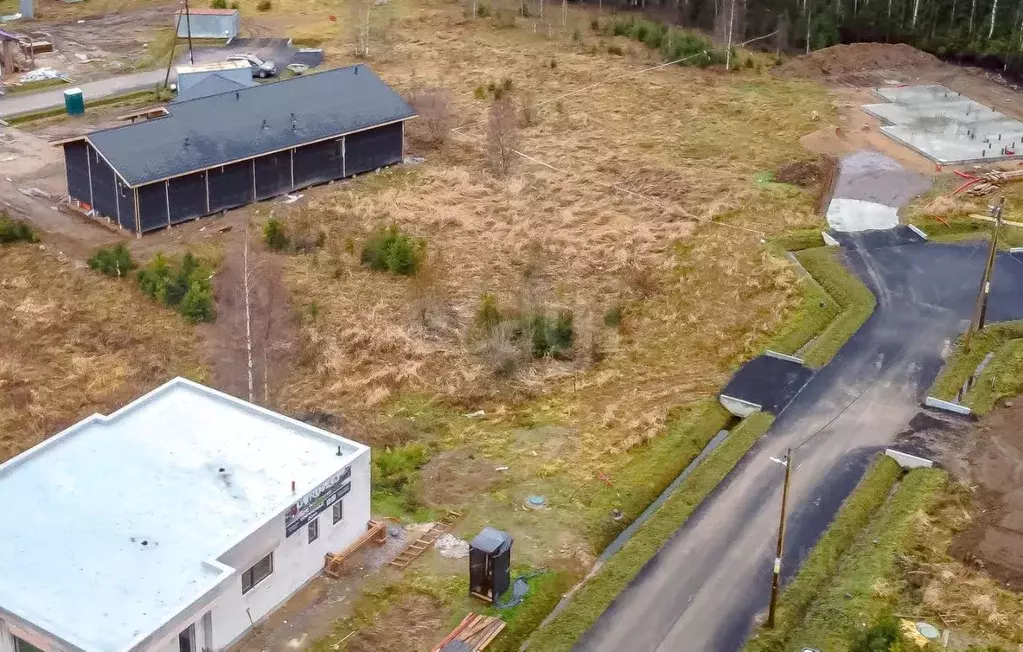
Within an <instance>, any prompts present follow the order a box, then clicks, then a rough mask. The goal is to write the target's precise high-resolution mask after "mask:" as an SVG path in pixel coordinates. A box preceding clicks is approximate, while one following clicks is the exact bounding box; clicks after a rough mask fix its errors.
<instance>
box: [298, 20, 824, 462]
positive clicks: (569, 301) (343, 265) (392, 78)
mask: <svg viewBox="0 0 1023 652" xmlns="http://www.w3.org/2000/svg"><path fill="white" fill-rule="evenodd" d="M396 4H400V5H401V6H400V8H399V7H393V6H391V5H396ZM391 5H389V10H390V11H392V12H393V13H394V14H395V15H399V16H401V18H400V19H396V21H395V22H393V23H391V25H390V27H389V31H388V33H389V37H388V42H389V43H390V47H388V49H387V50H386V51H385V52H384V53H383V54H382V55H381V56H380V58H379V59H378V58H375V57H372V56H371V57H370V59H369V61H368V63H369V65H370V66H371V67H372V68H373V69H374V70H375V71H376V72H377V73H378V74H380V75H381V76H382V77H383V78H384V79H385V80H386V81H388V82H389V83H391V84H393V85H395V86H397V87H398V88H400V89H404V90H408V89H410V88H424V87H427V88H428V87H443V88H447V89H450V91H451V94H452V104H453V106H454V110H455V113H456V115H457V122H458V123H459V124H463V125H469V126H468V127H466V128H464V129H461V130H460V133H461V134H464V135H463V136H461V137H456V138H452V139H451V141H450V142H449V143H448V144H447V145H446V146H445V147H444V148H443V149H441V150H440V151H436V150H422V148H419V149H420V150H421V151H416V149H414V150H413V151H412V152H411V153H422V154H424V155H425V156H426V158H427V160H426V162H425V163H423V164H421V165H415V166H406V167H402V168H397V169H394V170H391V171H388V172H385V173H381V174H379V175H369V177H368V178H363V179H358V180H355V181H354V182H350V183H346V184H343V185H342V186H341V187H340V188H339V189H337V190H335V191H332V192H328V193H326V194H325V195H321V196H320V197H319V198H317V199H316V200H314V201H313V202H312V203H311V205H310V206H308V207H302V208H296V209H294V211H292V213H291V215H285V219H286V220H292V221H293V222H294V223H300V224H301V225H302V227H301V228H303V229H312V230H322V231H323V232H324V233H325V244H324V246H323V247H322V248H320V249H319V250H317V251H316V252H315V253H312V254H304V255H299V256H296V257H293V258H292V259H291V260H290V263H289V265H288V271H287V278H288V281H289V284H290V285H291V287H292V288H293V291H294V295H295V303H296V305H299V306H305V308H306V309H305V313H304V321H305V324H304V328H303V334H304V345H305V346H304V351H303V357H302V361H303V363H304V364H302V365H301V366H300V367H299V368H298V370H297V373H296V374H295V377H294V378H293V381H292V382H291V383H290V384H289V396H288V398H287V400H286V404H287V405H289V406H291V407H293V408H296V409H313V408H315V409H320V410H328V411H338V412H343V413H346V414H368V413H371V412H376V411H378V410H379V409H381V408H382V407H386V406H387V405H388V404H389V403H390V402H393V401H400V400H401V397H402V395H403V394H405V393H409V392H412V393H416V394H425V395H427V396H429V397H436V398H441V399H444V400H445V401H448V402H450V403H453V404H455V405H457V406H459V408H465V410H466V411H471V410H472V409H476V408H477V407H481V406H482V405H483V404H484V403H487V402H488V401H490V402H492V401H497V402H499V403H500V404H502V405H503V406H504V409H506V410H522V409H527V410H531V411H539V412H542V413H543V416H542V417H539V420H540V421H542V422H548V423H550V422H557V423H559V424H561V425H566V426H570V427H572V428H574V429H577V431H578V434H577V435H573V436H575V437H578V440H579V443H581V445H580V446H578V447H577V449H578V451H579V454H578V455H579V457H578V459H572V460H565V462H566V463H567V467H568V468H569V469H571V470H572V471H571V472H573V473H577V474H579V475H580V476H585V475H588V474H592V472H593V471H594V469H595V468H600V467H607V466H613V464H614V461H613V458H612V457H609V455H613V454H614V453H617V452H621V451H623V450H627V449H629V448H631V447H632V446H634V445H635V444H638V443H640V442H642V441H644V440H645V439H647V438H649V437H651V436H653V435H655V434H657V433H658V432H659V431H660V429H661V427H662V425H663V423H664V419H665V416H666V414H667V413H668V411H669V409H671V408H673V407H676V406H678V405H684V404H688V403H691V402H693V401H695V400H696V399H698V398H700V397H704V396H707V395H709V394H711V393H713V391H714V390H715V389H716V388H717V387H719V386H720V385H721V383H722V381H723V380H724V379H725V378H726V377H727V374H728V373H729V371H730V369H731V368H733V367H734V365H735V364H736V363H738V362H739V361H741V360H742V359H744V358H746V357H748V356H750V355H752V354H753V353H755V352H756V351H757V349H758V348H759V347H760V346H761V345H762V344H763V342H764V338H765V336H766V335H767V334H768V333H770V332H771V331H772V330H773V329H774V328H775V327H776V326H777V325H778V324H779V322H780V321H781V319H782V318H783V317H784V315H785V311H786V309H787V308H788V307H790V306H791V305H793V303H794V302H795V301H796V299H797V287H796V275H795V274H794V273H793V271H792V270H791V269H790V267H789V265H788V263H787V262H786V261H783V260H781V259H778V258H774V257H771V256H770V255H768V254H767V253H766V252H765V250H764V248H763V246H762V244H761V238H762V237H764V236H767V235H770V234H775V233H779V232H782V231H785V230H788V229H792V228H799V227H804V228H805V227H808V226H813V225H815V224H817V223H818V222H819V220H818V218H817V217H816V216H814V215H813V213H812V208H813V198H812V196H811V195H810V193H808V192H806V191H803V190H799V189H797V188H794V187H791V186H781V185H775V184H758V183H757V182H755V181H754V175H755V173H757V172H758V171H763V170H773V169H775V168H776V167H777V166H779V165H780V164H782V163H785V162H787V161H791V160H793V159H796V158H801V157H805V156H806V154H805V152H803V151H801V148H800V146H799V145H798V139H799V136H801V135H803V134H805V133H807V132H809V131H812V130H813V129H814V128H816V127H817V126H819V124H818V123H816V122H815V121H814V119H813V114H814V112H817V115H819V116H824V117H825V118H826V117H827V116H828V115H829V114H830V105H829V100H828V98H827V96H826V94H825V93H824V91H823V89H822V88H820V87H818V86H816V85H812V84H807V83H800V82H788V81H786V82H781V81H777V80H775V79H773V78H772V77H771V76H770V74H769V73H766V72H764V73H761V74H757V73H756V72H754V70H753V69H750V70H749V71H743V72H740V73H733V74H731V75H725V74H723V73H722V72H721V71H720V70H708V71H704V70H698V69H690V68H677V67H670V68H665V69H661V70H658V71H653V72H649V73H646V74H643V75H640V76H636V77H631V78H623V79H620V80H618V81H616V82H614V83H612V84H607V85H601V86H596V87H594V88H592V89H591V90H588V91H586V92H583V93H578V94H575V95H572V96H570V97H565V98H564V99H561V100H557V101H554V102H549V101H547V100H549V99H551V98H557V97H558V96H560V95H563V94H565V93H568V92H570V91H573V90H576V89H580V88H583V87H586V86H588V85H591V84H594V83H596V82H599V81H601V80H603V79H606V78H608V77H613V76H615V75H626V74H628V73H630V72H635V71H636V70H639V69H641V68H643V67H645V66H647V65H649V64H650V63H651V62H652V61H653V59H652V58H651V56H652V55H651V54H650V53H648V52H647V51H646V50H645V49H643V47H642V45H639V44H635V43H629V42H625V41H624V39H623V40H622V41H621V42H622V45H623V47H625V48H629V49H631V51H632V52H633V54H632V55H630V56H626V57H614V56H610V55H608V54H607V53H606V47H605V48H604V49H602V48H601V46H600V45H599V42H603V43H609V42H611V41H610V39H607V38H602V37H598V36H596V35H595V34H593V33H592V32H587V33H586V34H585V35H584V36H583V37H582V38H581V41H579V42H575V41H573V40H572V39H570V38H560V39H559V38H553V39H548V38H545V37H544V36H543V35H535V34H533V33H532V32H531V30H530V29H529V26H528V24H523V26H521V27H520V28H518V29H512V28H503V29H499V28H496V27H494V25H493V23H492V21H488V20H483V19H477V20H476V21H472V20H468V19H464V18H463V17H462V15H461V12H462V10H461V7H460V6H459V5H457V4H452V3H436V2H427V3H402V2H400V0H395V1H393V2H392V3H391ZM520 20H521V19H520ZM523 22H524V23H525V21H523ZM587 29H589V28H588V27H587ZM552 61H553V62H555V66H554V67H551V62H552ZM505 79H509V80H511V84H512V90H511V91H510V93H509V94H510V96H511V97H512V99H513V101H514V102H516V103H517V104H518V105H519V106H521V105H523V104H525V103H541V104H542V106H540V108H539V109H537V110H536V111H535V117H534V118H533V123H534V124H533V125H531V126H525V127H523V128H522V130H521V134H520V143H519V151H521V152H523V153H525V154H528V155H529V156H531V157H533V158H535V159H538V160H541V161H544V162H545V163H547V164H549V165H550V166H553V167H554V168H557V169H558V170H562V171H566V172H569V173H570V174H566V173H563V172H559V171H555V170H553V169H551V168H548V167H545V166H542V165H538V164H536V163H533V162H530V161H528V160H525V159H521V158H518V157H516V158H517V160H516V161H514V165H513V168H512V171H511V173H510V174H509V175H508V176H507V177H497V176H494V175H493V174H491V173H490V172H489V171H488V167H487V165H486V158H485V155H484V147H485V143H486V120H487V111H488V107H489V106H490V103H491V102H490V101H489V100H480V99H476V98H475V97H474V90H475V89H476V88H477V87H478V86H486V85H488V83H489V82H497V83H498V84H500V83H501V82H502V81H503V80H505ZM545 102H546V103H545ZM608 184H619V185H620V186H623V187H625V188H628V189H629V190H632V191H634V192H637V193H641V194H642V195H643V196H644V197H646V198H649V199H644V198H637V197H636V196H634V195H629V194H626V193H624V192H616V191H614V190H610V189H608V188H607V185H608ZM380 224H397V225H399V226H400V227H401V228H402V229H403V230H405V231H407V232H409V233H412V234H414V235H416V236H418V237H421V238H424V239H425V240H426V242H427V249H428V252H429V256H428V258H429V260H428V264H427V270H426V274H425V275H421V276H425V277H426V278H425V279H424V278H417V279H413V280H407V279H404V278H400V277H395V276H391V275H387V274H381V273H378V272H372V271H369V270H368V269H366V268H365V267H362V266H360V265H359V262H358V251H359V250H360V248H361V244H362V242H363V241H364V240H365V237H366V235H367V234H368V233H369V232H370V231H371V230H372V229H373V228H374V227H376V226H378V225H380ZM761 232H762V233H761ZM484 293H493V294H494V295H495V296H496V297H497V300H498V302H499V304H500V306H501V307H502V308H503V309H505V310H507V311H508V312H510V313H522V312H528V311H531V310H535V309H536V308H537V307H540V308H543V309H545V310H547V311H549V312H551V313H553V312H556V311H558V310H571V311H572V313H573V315H574V322H575V327H576V336H577V345H576V347H575V348H576V351H575V355H574V356H573V359H572V360H570V361H543V362H538V363H523V364H522V365H521V366H518V367H517V368H516V370H515V373H514V374H513V377H512V378H511V379H506V378H501V377H499V376H498V375H497V374H495V369H494V365H493V364H491V361H490V360H489V358H488V354H487V343H486V342H485V341H481V339H485V338H480V337H479V334H478V333H476V332H474V315H475V313H476V312H477V311H478V309H479V306H480V301H481V296H482V295H483V294H484ZM619 306H620V307H622V308H623V314H624V317H623V320H622V323H621V324H620V326H618V327H617V328H611V327H607V326H605V315H606V314H607V313H608V311H610V310H613V309H615V308H617V307H619ZM548 462H549V460H548Z"/></svg>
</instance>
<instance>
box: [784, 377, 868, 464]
mask: <svg viewBox="0 0 1023 652" xmlns="http://www.w3.org/2000/svg"><path fill="white" fill-rule="evenodd" d="M879 380H881V376H878V377H877V378H875V379H874V380H872V381H870V384H868V385H867V386H866V387H864V388H863V391H862V392H860V393H859V394H857V395H856V398H854V399H853V400H851V401H849V403H848V404H847V405H846V406H845V407H844V408H842V409H841V410H840V411H839V412H838V414H836V415H835V416H834V417H832V418H831V420H830V421H828V422H827V423H825V424H824V425H823V426H821V427H820V428H818V429H817V430H816V431H814V432H813V433H811V434H810V436H808V437H807V438H806V439H804V440H803V441H801V442H799V444H797V445H796V446H795V447H794V448H792V450H793V451H797V450H799V449H800V448H802V447H803V446H805V445H806V444H808V443H810V440H812V439H813V438H814V437H816V436H817V435H819V434H821V433H822V432H824V431H825V430H827V428H828V427H829V426H830V425H831V424H833V423H834V422H836V421H838V419H839V417H841V416H842V415H843V414H845V413H846V412H847V411H848V410H849V408H851V407H852V406H853V405H854V404H855V403H856V401H858V400H860V399H861V398H863V395H864V394H866V393H867V391H868V390H869V389H870V388H871V387H873V386H874V385H876V384H877V381H879Z"/></svg>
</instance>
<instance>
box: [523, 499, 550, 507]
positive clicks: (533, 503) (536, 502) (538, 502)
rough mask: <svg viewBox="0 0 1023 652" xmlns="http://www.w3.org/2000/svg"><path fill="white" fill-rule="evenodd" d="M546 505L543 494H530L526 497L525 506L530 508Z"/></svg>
mask: <svg viewBox="0 0 1023 652" xmlns="http://www.w3.org/2000/svg"><path fill="white" fill-rule="evenodd" d="M546 506H547V499H546V498H544V497H543V496H530V497H529V498H526V507H528V508H530V509H543V508H544V507H546Z"/></svg>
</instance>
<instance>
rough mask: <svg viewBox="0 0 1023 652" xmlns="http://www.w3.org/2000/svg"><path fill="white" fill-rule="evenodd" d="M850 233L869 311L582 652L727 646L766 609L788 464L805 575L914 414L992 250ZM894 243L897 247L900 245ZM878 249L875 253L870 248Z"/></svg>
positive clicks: (996, 298) (1003, 273)
mask: <svg viewBox="0 0 1023 652" xmlns="http://www.w3.org/2000/svg"><path fill="white" fill-rule="evenodd" d="M904 233H905V232H902V234H903V235H901V237H900V238H893V237H890V234H889V236H885V235H883V234H876V233H875V234H863V235H857V236H849V237H847V238H846V243H847V245H848V248H846V250H845V257H846V263H847V264H848V265H849V266H850V267H851V268H852V269H854V270H855V271H856V273H857V274H858V275H859V276H860V277H861V278H862V279H863V280H864V281H865V282H866V283H867V284H868V285H869V286H870V287H871V289H872V290H873V291H874V292H875V294H876V295H877V297H878V306H877V310H876V312H875V313H874V315H873V316H872V317H871V318H870V320H869V321H868V322H867V323H866V324H865V325H864V327H863V328H862V329H860V331H859V332H858V333H857V334H856V335H855V336H854V337H853V338H852V339H851V340H850V341H849V342H848V343H847V344H846V346H845V347H844V348H843V349H842V350H841V351H840V352H839V354H838V356H836V358H835V359H834V360H833V361H832V363H831V364H829V365H828V366H827V367H826V368H825V369H823V370H822V371H821V372H820V373H818V374H817V376H816V377H815V378H814V379H813V380H811V381H810V383H809V384H808V385H807V386H806V388H805V389H804V390H803V392H802V393H801V394H800V395H799V396H798V397H797V398H796V400H795V401H794V402H793V403H792V404H791V405H790V406H789V408H788V409H786V410H785V411H784V412H783V413H782V415H781V416H780V417H779V418H778V420H777V421H776V422H775V424H774V426H773V427H772V429H771V430H770V431H769V432H768V434H767V435H766V436H765V437H764V438H763V439H762V440H761V441H760V442H759V443H758V444H757V445H756V446H755V447H754V448H753V450H752V451H750V453H749V454H748V455H747V456H746V457H745V458H744V459H743V461H742V462H741V463H740V464H739V466H738V467H737V468H736V469H735V470H734V471H733V472H732V473H731V474H730V475H729V477H728V478H727V479H726V480H725V482H724V483H722V485H721V486H719V487H718V488H717V489H716V490H715V492H714V493H713V494H712V495H711V496H710V497H709V498H708V500H706V501H705V502H704V504H703V505H701V507H700V508H699V510H698V511H697V513H696V514H694V516H693V517H692V518H690V520H689V521H688V522H687V523H686V524H685V525H684V526H683V527H682V528H681V529H680V530H679V531H678V532H676V533H675V534H674V535H673V536H672V537H671V539H669V541H668V542H667V543H666V544H665V545H664V547H663V548H662V549H661V550H660V552H659V553H658V554H657V555H656V556H655V557H654V558H653V559H652V560H651V561H650V562H649V563H648V564H647V565H646V567H644V569H643V570H642V571H641V572H640V574H639V576H637V578H636V579H635V580H634V581H633V582H632V584H631V585H630V586H629V587H628V588H627V589H626V590H625V591H623V592H622V593H621V594H620V595H619V596H618V597H617V598H616V599H615V601H614V602H613V603H612V604H611V606H610V607H609V608H608V610H607V611H606V612H605V613H604V614H603V615H602V616H601V618H600V619H599V620H598V621H597V623H596V625H595V626H594V627H593V628H592V629H591V630H590V631H589V632H588V633H587V634H586V635H585V636H584V637H583V639H582V640H581V641H580V642H579V644H578V645H577V647H576V649H577V650H586V651H595V652H604V651H607V652H610V651H612V650H631V651H635V652H647V651H654V650H657V651H663V652H668V651H677V650H693V651H696V650H700V651H701V652H726V651H727V652H731V651H732V650H737V649H739V648H740V647H741V646H742V643H743V641H744V640H745V638H746V636H747V635H748V634H749V632H750V630H751V629H752V627H753V626H754V624H755V622H754V621H755V618H756V616H757V614H758V613H760V612H762V611H763V610H764V609H765V608H766V605H767V600H768V596H769V592H770V576H771V566H772V563H773V559H774V545H775V537H776V536H777V522H778V508H779V503H780V491H781V482H782V477H783V471H784V469H783V467H782V466H781V465H779V464H778V463H776V462H773V461H772V460H771V457H775V458H783V457H784V456H785V451H786V449H788V448H790V447H797V446H799V444H800V443H801V442H803V441H805V440H806V439H807V438H808V437H811V436H812V435H814V433H817V432H818V431H820V433H819V434H818V435H816V436H814V437H813V438H812V439H811V440H810V441H809V442H808V443H806V444H805V445H804V446H802V447H800V448H798V450H797V451H796V453H795V454H794V458H795V466H794V468H793V474H792V486H791V494H790V496H791V502H790V508H791V509H792V512H791V517H790V520H789V522H788V530H787V534H786V552H785V556H784V563H783V577H784V578H788V577H791V576H792V575H793V574H794V572H795V571H796V570H797V569H798V566H799V564H800V563H801V562H802V560H803V559H804V558H805V556H806V554H807V553H808V552H809V550H810V549H811V547H812V546H813V544H814V542H815V541H816V539H817V538H818V537H819V536H820V534H821V532H822V531H823V530H824V529H825V528H826V527H827V525H828V523H829V521H830V520H831V518H832V517H833V515H834V513H835V511H836V510H837V509H838V507H839V505H840V504H841V502H842V500H843V499H844V498H845V497H846V496H847V495H848V494H849V492H850V491H851V490H852V488H853V487H854V486H855V484H856V482H857V481H858V479H859V478H860V476H861V474H862V472H863V470H864V468H865V466H866V464H867V462H868V461H869V459H870V458H871V456H872V453H874V452H875V451H877V450H878V449H879V448H881V447H884V446H885V445H888V444H890V443H891V442H892V441H894V440H896V439H897V437H898V435H899V433H900V432H902V431H903V430H904V429H905V428H906V426H907V424H909V422H910V420H911V419H912V418H913V416H914V415H916V414H917V413H918V412H919V404H920V401H921V399H922V398H923V395H924V392H925V391H926V389H927V387H928V386H929V385H930V383H931V382H932V380H933V378H934V377H935V376H936V374H937V372H938V371H939V369H940V365H941V354H942V351H943V349H944V348H945V347H946V346H947V345H948V342H949V341H950V339H952V338H953V337H954V336H955V335H956V333H957V332H958V331H959V329H960V328H961V320H962V319H964V318H966V317H968V315H969V314H970V307H971V302H972V300H973V297H974V294H975V292H976V287H977V279H978V278H979V276H980V271H981V266H982V264H983V258H984V255H983V249H984V246H985V245H983V244H959V245H949V244H936V243H923V242H916V243H912V244H903V243H905V242H906V241H907V240H908V239H909V238H907V237H906V236H905V235H904ZM893 245H894V246H893ZM875 247H876V248H875ZM1021 283H1023V261H1021V260H1019V259H1017V258H1013V257H1010V256H1009V255H1007V254H1006V255H1002V256H1001V257H1000V258H999V261H998V268H997V270H996V276H995V283H994V289H993V291H992V292H993V295H992V300H991V310H990V313H989V319H990V320H991V321H997V320H1003V319H1019V318H1020V317H1023V300H1021V299H1023V292H1020V291H1019V290H1017V289H1016V288H1019V287H1021V285H1020V284H1021Z"/></svg>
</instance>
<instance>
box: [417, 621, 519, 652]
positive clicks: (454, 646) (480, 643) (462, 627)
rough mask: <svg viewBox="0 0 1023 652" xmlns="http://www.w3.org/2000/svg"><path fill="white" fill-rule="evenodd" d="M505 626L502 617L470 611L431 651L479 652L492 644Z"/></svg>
mask: <svg viewBox="0 0 1023 652" xmlns="http://www.w3.org/2000/svg"><path fill="white" fill-rule="evenodd" d="M504 628H505V622H504V621H503V620H501V619H500V618H495V617H493V616H483V615H480V614H477V613H470V614H469V615H468V616H466V617H465V618H463V619H462V622H460V623H459V624H458V627H455V628H454V629H453V630H452V631H451V633H450V634H448V635H447V636H445V637H444V639H443V640H442V641H441V642H440V643H438V644H437V645H435V646H433V648H432V649H431V650H430V652H453V651H454V650H459V651H462V650H465V651H467V652H479V651H480V650H483V649H484V648H486V647H487V646H488V645H490V642H491V641H493V640H494V639H495V638H496V637H497V635H498V634H500V633H501V630H503V629H504Z"/></svg>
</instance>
